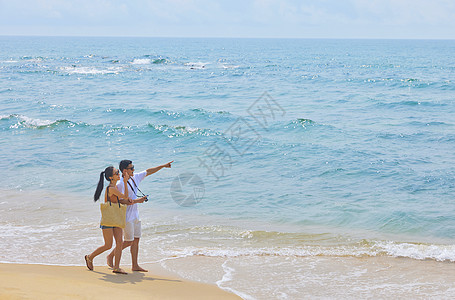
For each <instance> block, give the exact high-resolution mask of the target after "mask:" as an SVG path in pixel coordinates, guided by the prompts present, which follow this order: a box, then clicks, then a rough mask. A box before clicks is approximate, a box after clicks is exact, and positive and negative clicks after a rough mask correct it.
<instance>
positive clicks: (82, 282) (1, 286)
mask: <svg viewBox="0 0 455 300" xmlns="http://www.w3.org/2000/svg"><path fill="white" fill-rule="evenodd" d="M129 272H130V273H129V274H128V275H117V274H113V273H112V270H111V269H109V268H108V267H100V266H97V267H95V270H94V271H89V270H87V268H86V267H79V266H76V267H73V266H70V267H68V266H48V265H23V264H0V299H110V300H112V299H240V298H239V297H238V296H236V295H234V294H231V293H228V292H226V291H223V290H221V289H219V288H218V287H216V286H214V285H209V284H203V283H197V282H191V281H187V280H182V279H180V278H177V277H172V276H168V275H167V274H166V273H165V272H164V271H161V270H158V269H156V270H155V269H152V270H151V272H148V273H140V272H133V273H132V272H131V271H129Z"/></svg>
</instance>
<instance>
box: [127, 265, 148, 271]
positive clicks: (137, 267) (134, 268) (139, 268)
mask: <svg viewBox="0 0 455 300" xmlns="http://www.w3.org/2000/svg"><path fill="white" fill-rule="evenodd" d="M131 270H133V271H135V272H148V270H146V269H143V268H141V267H139V266H135V267H133V268H132V269H131Z"/></svg>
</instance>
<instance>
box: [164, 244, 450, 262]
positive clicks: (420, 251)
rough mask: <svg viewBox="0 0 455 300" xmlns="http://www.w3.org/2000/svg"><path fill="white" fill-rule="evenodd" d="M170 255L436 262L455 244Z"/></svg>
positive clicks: (446, 258) (202, 250)
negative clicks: (376, 257) (382, 258)
mask: <svg viewBox="0 0 455 300" xmlns="http://www.w3.org/2000/svg"><path fill="white" fill-rule="evenodd" d="M165 252H166V254H167V255H170V256H174V257H175V256H178V257H188V256H208V257H229V258H233V257H241V256H282V257H310V256H337V257H343V256H347V257H366V256H392V257H407V258H412V259H418V260H424V259H432V260H436V261H455V245H432V244H409V243H397V242H375V243H373V244H372V245H339V246H332V247H329V246H303V247H295V248H294V247H288V248H286V247H283V248H282V247H265V248H236V247H233V248H197V247H186V248H183V249H181V250H174V251H165Z"/></svg>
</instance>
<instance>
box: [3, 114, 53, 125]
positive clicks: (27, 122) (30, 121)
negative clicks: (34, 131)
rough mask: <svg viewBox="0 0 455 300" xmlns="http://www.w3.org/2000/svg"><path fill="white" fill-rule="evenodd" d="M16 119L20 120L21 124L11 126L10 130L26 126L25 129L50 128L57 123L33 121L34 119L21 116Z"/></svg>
mask: <svg viewBox="0 0 455 300" xmlns="http://www.w3.org/2000/svg"><path fill="white" fill-rule="evenodd" d="M8 117H10V116H8ZM15 117H16V118H17V119H18V121H19V122H18V123H16V124H14V125H11V126H10V128H19V127H21V126H24V127H39V126H48V125H50V124H52V123H54V122H55V121H51V120H41V119H33V118H29V117H26V116H21V115H18V116H15Z"/></svg>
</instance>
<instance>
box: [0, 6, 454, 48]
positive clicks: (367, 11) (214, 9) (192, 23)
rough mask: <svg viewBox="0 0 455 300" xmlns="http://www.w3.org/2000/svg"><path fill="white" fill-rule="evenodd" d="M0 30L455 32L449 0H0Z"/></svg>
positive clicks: (247, 34) (430, 35)
mask: <svg viewBox="0 0 455 300" xmlns="http://www.w3.org/2000/svg"><path fill="white" fill-rule="evenodd" d="M0 35H32V36H144V37H240V38H370V39H382V38H386V39H387V38H390V39H455V0H313V1H310V0H301V1H298V0H281V1H278V0H262V1H259V0H243V1H240V0H226V1H224V0H221V1H216V0H157V1H156V0H71V1H70V0H18V1H14V0H0Z"/></svg>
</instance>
